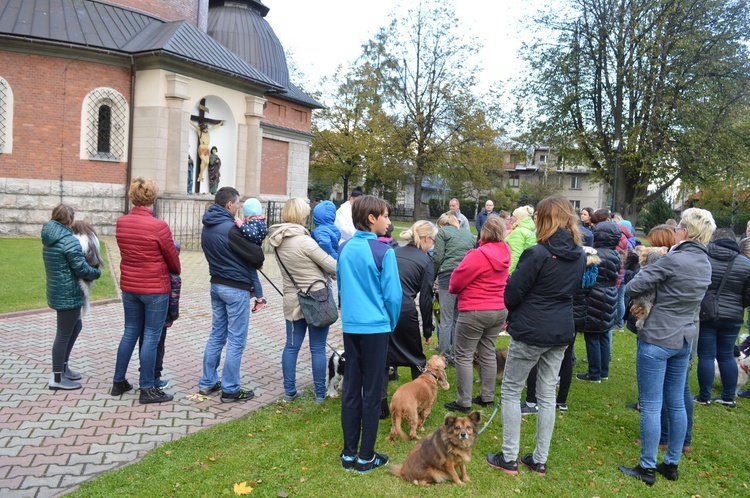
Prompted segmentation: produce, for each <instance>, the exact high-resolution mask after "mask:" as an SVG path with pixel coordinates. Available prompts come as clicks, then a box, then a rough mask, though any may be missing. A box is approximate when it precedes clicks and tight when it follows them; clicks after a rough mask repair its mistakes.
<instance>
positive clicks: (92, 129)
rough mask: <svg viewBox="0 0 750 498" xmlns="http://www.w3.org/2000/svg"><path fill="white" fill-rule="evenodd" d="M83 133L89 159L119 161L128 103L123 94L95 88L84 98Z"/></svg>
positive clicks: (123, 140) (121, 154)
mask: <svg viewBox="0 0 750 498" xmlns="http://www.w3.org/2000/svg"><path fill="white" fill-rule="evenodd" d="M84 105H85V106H86V116H87V123H86V132H85V135H84V137H83V139H84V148H85V151H86V155H87V156H88V157H89V158H90V159H105V160H112V161H116V160H121V159H123V158H124V157H125V132H126V127H127V121H128V116H127V112H128V106H127V101H126V100H125V97H123V96H122V95H120V94H119V93H118V92H116V91H114V90H112V89H110V88H96V89H94V90H92V91H91V92H89V94H88V95H87V96H86V99H85V101H84Z"/></svg>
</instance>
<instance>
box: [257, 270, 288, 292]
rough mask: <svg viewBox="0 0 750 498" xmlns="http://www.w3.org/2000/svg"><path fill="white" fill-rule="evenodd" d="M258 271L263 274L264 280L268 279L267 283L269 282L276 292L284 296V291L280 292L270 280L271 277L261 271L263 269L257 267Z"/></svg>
mask: <svg viewBox="0 0 750 498" xmlns="http://www.w3.org/2000/svg"><path fill="white" fill-rule="evenodd" d="M258 273H260V274H261V275H263V276H264V277H266V280H268V283H269V284H271V287H273V288H274V289H276V292H278V293H279V295H280V296H282V297H283V296H284V293H283V292H281V291H280V290H279V288H278V287H276V284H274V283H273V282H272V281H271V279H270V278H268V275H266V274H265V273H263V270H261V269H258Z"/></svg>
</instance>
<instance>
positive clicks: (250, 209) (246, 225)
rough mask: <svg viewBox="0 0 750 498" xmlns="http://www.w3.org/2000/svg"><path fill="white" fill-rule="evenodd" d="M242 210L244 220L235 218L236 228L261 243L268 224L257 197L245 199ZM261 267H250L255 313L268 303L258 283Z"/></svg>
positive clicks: (257, 243) (248, 237)
mask: <svg viewBox="0 0 750 498" xmlns="http://www.w3.org/2000/svg"><path fill="white" fill-rule="evenodd" d="M242 212H243V214H244V215H245V221H244V222H242V221H240V220H237V228H239V229H240V232H242V235H243V236H244V237H245V238H246V239H247V240H249V241H250V242H252V243H253V244H255V245H257V246H259V247H260V246H261V244H263V239H265V238H266V235H268V225H266V217H265V216H263V208H262V207H261V205H260V201H258V199H254V198H250V199H248V200H246V201H245V204H244V205H243V207H242ZM260 269H262V268H258V269H256V268H253V267H250V283H252V284H253V288H254V289H255V306H253V309H252V312H253V313H257V312H259V311H260V310H262V309H263V307H264V306H265V305H266V303H268V301H266V298H265V297H263V286H261V285H260V278H258V270H260Z"/></svg>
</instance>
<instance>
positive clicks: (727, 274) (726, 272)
mask: <svg viewBox="0 0 750 498" xmlns="http://www.w3.org/2000/svg"><path fill="white" fill-rule="evenodd" d="M735 259H737V256H735V257H734V258H732V259H731V260H729V264H728V265H727V270H726V271H725V272H724V276H723V277H721V283H720V284H719V290H717V291H716V297H719V296H721V291H722V290H724V284H726V283H727V278H728V277H729V273H731V271H732V265H733V264H734V260H735Z"/></svg>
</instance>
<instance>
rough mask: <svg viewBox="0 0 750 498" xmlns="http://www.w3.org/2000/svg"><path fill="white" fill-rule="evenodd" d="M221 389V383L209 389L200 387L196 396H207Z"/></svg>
mask: <svg viewBox="0 0 750 498" xmlns="http://www.w3.org/2000/svg"><path fill="white" fill-rule="evenodd" d="M219 389H221V381H219V382H217V383H216V384H214V385H213V386H211V387H201V388H200V389H198V394H202V395H203V396H208V395H209V394H211V393H213V392H216V391H218V390H219Z"/></svg>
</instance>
